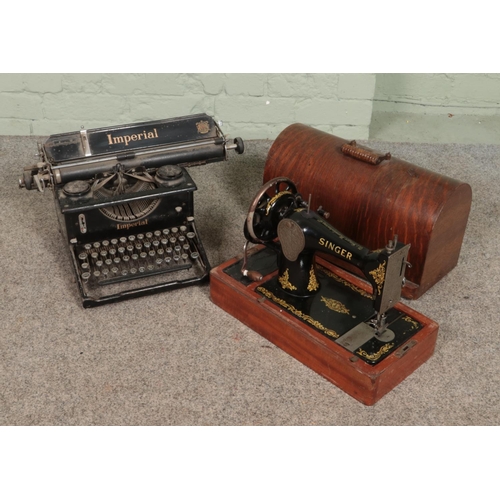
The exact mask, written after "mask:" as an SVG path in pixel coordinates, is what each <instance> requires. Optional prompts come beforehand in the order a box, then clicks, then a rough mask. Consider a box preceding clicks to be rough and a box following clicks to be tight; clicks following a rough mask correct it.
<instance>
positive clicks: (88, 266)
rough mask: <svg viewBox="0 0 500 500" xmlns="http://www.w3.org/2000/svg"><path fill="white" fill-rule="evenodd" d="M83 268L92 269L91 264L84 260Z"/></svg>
mask: <svg viewBox="0 0 500 500" xmlns="http://www.w3.org/2000/svg"><path fill="white" fill-rule="evenodd" d="M82 269H86V270H87V269H90V265H89V264H88V262H82Z"/></svg>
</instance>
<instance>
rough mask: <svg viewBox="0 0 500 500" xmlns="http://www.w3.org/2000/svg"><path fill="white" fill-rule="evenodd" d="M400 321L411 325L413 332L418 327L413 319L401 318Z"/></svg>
mask: <svg viewBox="0 0 500 500" xmlns="http://www.w3.org/2000/svg"><path fill="white" fill-rule="evenodd" d="M401 319H402V320H404V321H406V322H407V323H411V324H412V325H413V329H414V330H416V329H417V328H418V327H419V324H418V323H417V321H415V320H414V319H413V318H410V316H403V317H402V318H401Z"/></svg>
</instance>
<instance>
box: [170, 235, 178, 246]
mask: <svg viewBox="0 0 500 500" xmlns="http://www.w3.org/2000/svg"><path fill="white" fill-rule="evenodd" d="M169 241H170V243H171V244H172V245H175V243H176V242H177V238H174V237H172V238H170V240H169Z"/></svg>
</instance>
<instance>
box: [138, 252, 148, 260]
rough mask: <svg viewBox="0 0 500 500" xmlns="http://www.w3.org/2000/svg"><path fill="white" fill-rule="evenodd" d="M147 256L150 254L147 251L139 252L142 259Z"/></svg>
mask: <svg viewBox="0 0 500 500" xmlns="http://www.w3.org/2000/svg"><path fill="white" fill-rule="evenodd" d="M147 256H148V254H147V253H146V252H141V253H140V254H139V257H140V258H141V259H145V258H146V257H147Z"/></svg>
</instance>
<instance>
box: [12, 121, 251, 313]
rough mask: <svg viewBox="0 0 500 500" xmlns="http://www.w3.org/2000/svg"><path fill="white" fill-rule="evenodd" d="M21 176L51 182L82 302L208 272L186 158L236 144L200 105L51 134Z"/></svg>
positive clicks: (207, 158) (186, 281)
mask: <svg viewBox="0 0 500 500" xmlns="http://www.w3.org/2000/svg"><path fill="white" fill-rule="evenodd" d="M38 150H39V157H40V161H39V162H38V163H37V164H36V165H34V166H31V167H27V168H25V169H24V173H23V176H22V177H21V179H20V180H19V186H20V187H22V188H26V189H38V190H39V191H42V192H43V191H44V190H45V189H46V188H51V189H52V191H53V193H54V197H55V202H56V211H57V214H58V218H59V222H60V226H61V230H62V232H63V235H64V238H65V241H66V242H67V244H68V247H69V250H70V255H71V260H72V263H73V267H74V270H75V275H76V281H77V283H78V287H79V290H80V294H81V296H82V300H83V306H84V307H93V306H98V305H101V304H106V303H110V302H116V301H119V300H124V299H127V298H133V297H139V296H143V295H149V294H153V293H158V292H162V291H166V290H170V289H175V288H180V287H185V286H189V285H193V284H197V283H201V282H203V281H206V280H208V276H209V272H210V264H209V262H208V259H207V256H206V253H205V250H204V248H203V245H202V242H201V240H200V237H199V234H198V231H197V229H196V224H195V217H194V207H193V193H194V191H196V189H197V187H196V185H195V183H194V181H193V179H192V178H191V176H190V175H189V173H188V171H187V169H186V167H190V166H194V165H203V164H207V163H212V162H219V161H224V160H227V159H228V152H229V151H231V150H234V151H235V152H236V153H239V154H241V153H243V150H244V143H243V141H242V140H241V138H239V137H238V138H236V139H234V140H233V141H229V140H227V139H226V137H225V136H224V134H223V133H222V131H221V129H220V127H219V125H218V124H217V123H216V121H215V120H214V119H213V118H212V117H210V116H208V115H206V114H197V115H190V116H185V117H180V118H172V119H166V120H158V121H150V122H143V123H135V124H129V125H122V126H115V127H109V128H98V129H92V130H80V131H78V132H70V133H63V134H57V135H51V136H50V137H49V138H48V139H47V140H46V141H45V143H43V144H38Z"/></svg>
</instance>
